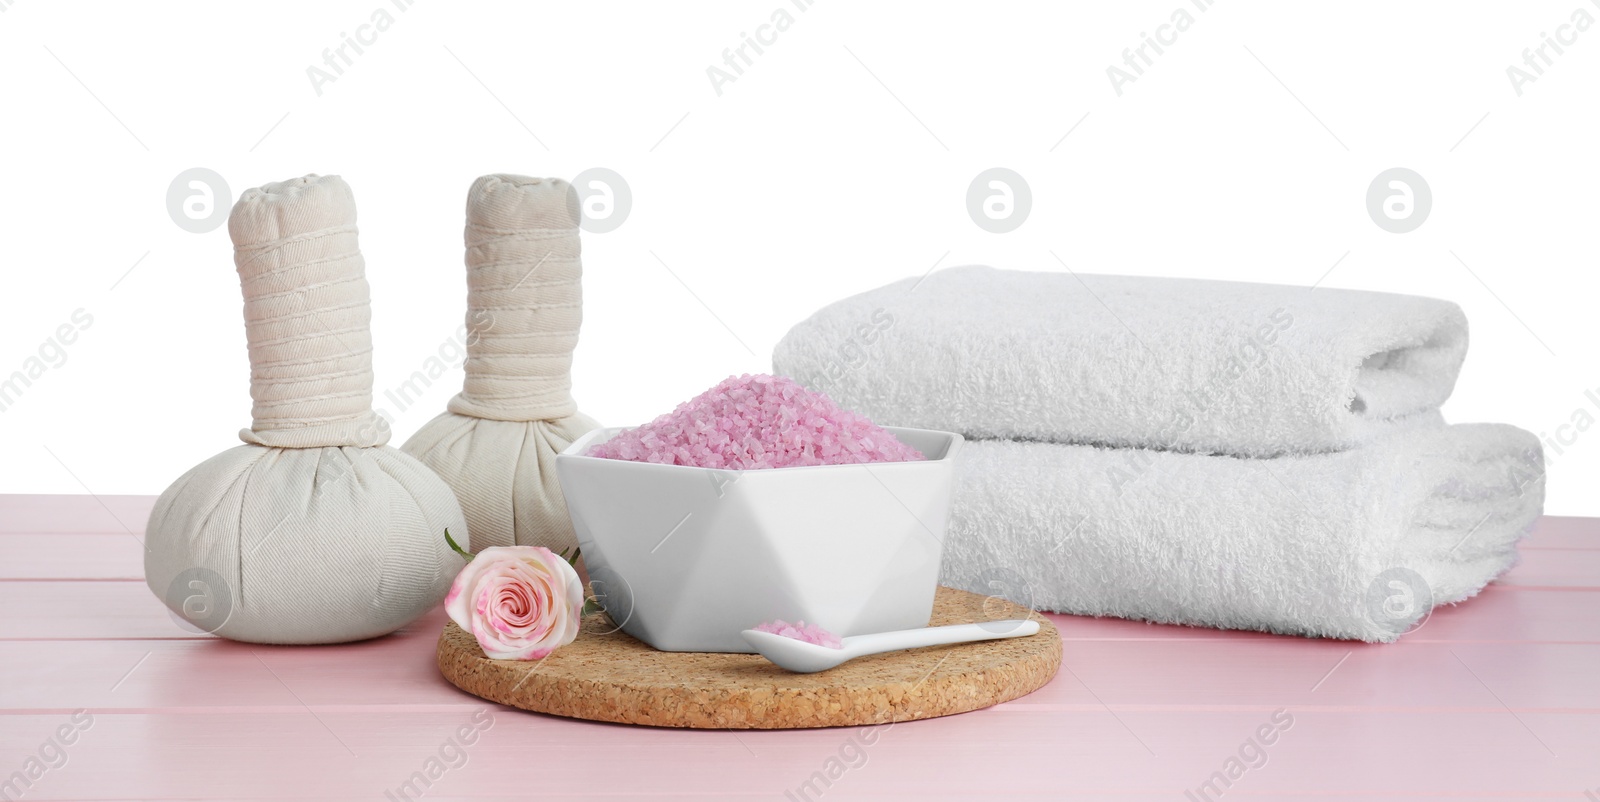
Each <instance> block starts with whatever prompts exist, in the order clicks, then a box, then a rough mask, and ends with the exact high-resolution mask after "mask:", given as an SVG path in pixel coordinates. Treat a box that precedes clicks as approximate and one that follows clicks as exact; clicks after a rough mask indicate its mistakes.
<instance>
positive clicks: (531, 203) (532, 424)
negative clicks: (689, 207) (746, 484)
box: [402, 175, 599, 551]
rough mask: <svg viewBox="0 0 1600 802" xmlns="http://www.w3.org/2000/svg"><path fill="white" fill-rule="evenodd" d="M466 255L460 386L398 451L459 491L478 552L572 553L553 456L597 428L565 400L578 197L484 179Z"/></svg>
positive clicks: (531, 181)
mask: <svg viewBox="0 0 1600 802" xmlns="http://www.w3.org/2000/svg"><path fill="white" fill-rule="evenodd" d="M466 245H467V257H466V261H467V327H468V331H469V333H468V337H467V361H466V374H467V376H466V383H465V385H464V386H463V387H462V390H461V394H460V395H457V396H456V397H455V398H452V399H450V404H449V407H448V409H449V411H448V412H445V413H443V414H441V415H439V417H437V418H434V419H433V420H431V421H429V422H428V423H427V424H425V425H423V427H422V429H421V430H419V431H418V432H417V433H416V434H415V435H413V436H412V437H411V439H410V440H407V441H406V444H405V445H404V446H402V448H403V449H404V450H405V451H406V453H408V454H412V455H414V456H416V458H417V459H419V460H422V462H423V463H425V464H426V465H427V466H428V467H430V468H432V469H434V470H435V471H437V472H438V474H439V475H440V476H442V477H444V480H445V481H446V482H449V483H450V486H451V487H452V488H454V489H455V491H456V497H457V498H458V499H460V500H461V508H462V510H463V511H464V512H466V515H467V524H468V526H469V527H470V528H471V530H472V542H473V543H474V544H475V545H476V546H478V547H479V548H483V547H486V546H511V545H518V546H546V547H549V548H552V549H554V550H556V551H560V550H562V549H565V548H568V547H576V545H577V541H576V538H575V536H574V535H573V533H572V522H571V520H570V519H568V518H567V507H566V502H565V500H563V498H562V496H561V486H560V485H559V484H557V483H556V472H555V467H556V466H555V461H556V454H557V453H559V452H560V451H561V450H562V449H564V448H566V447H567V446H568V445H571V444H572V441H574V440H576V439H578V438H580V437H582V436H583V435H585V434H587V433H588V432H590V431H591V430H593V429H596V428H598V427H599V424H598V423H596V422H594V421H593V420H591V419H590V418H589V417H588V416H586V415H583V414H580V413H579V412H578V407H577V404H576V403H574V402H573V400H572V349H573V348H574V347H575V346H576V345H577V344H578V325H579V323H580V322H581V321H582V320H583V293H582V290H581V288H580V286H579V278H580V276H581V274H582V272H583V271H582V266H581V263H580V262H579V259H578V205H577V193H576V192H575V191H574V190H573V187H572V185H571V184H569V183H567V182H566V181H562V180H560V179H556V178H525V177H523V176H516V175H486V176H484V177H482V178H479V179H478V180H477V181H475V182H473V184H472V189H471V190H469V191H468V192H467V230H466Z"/></svg>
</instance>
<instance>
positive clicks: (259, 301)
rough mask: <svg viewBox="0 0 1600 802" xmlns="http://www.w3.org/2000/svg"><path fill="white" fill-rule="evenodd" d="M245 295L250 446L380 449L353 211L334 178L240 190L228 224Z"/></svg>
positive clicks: (367, 302) (385, 431)
mask: <svg viewBox="0 0 1600 802" xmlns="http://www.w3.org/2000/svg"><path fill="white" fill-rule="evenodd" d="M228 233H229V234H230V235H232V237H233V248H234V252H233V260H234V264H235V265H236V266H237V267H238V270H239V286H240V288H241V290H242V291H243V293H244V326H245V335H246V338H247V339H248V341H249V346H250V397H251V398H252V399H254V401H255V403H254V406H253V407H252V409H251V412H252V414H253V416H254V418H255V420H254V423H252V424H251V426H250V428H248V429H243V430H241V431H240V432H239V438H240V439H242V440H244V441H245V442H246V443H254V444H256V445H261V446H269V447H275V448H320V447H325V446H378V445H383V444H384V443H387V442H388V441H389V426H388V423H387V422H386V421H384V420H383V419H382V418H380V417H378V416H377V415H376V414H374V413H373V411H372V331H371V322H372V309H371V297H370V291H369V288H368V286H367V279H366V273H365V263H364V262H363V260H362V258H361V251H360V249H359V248H358V247H357V245H356V205H355V197H354V195H353V194H352V193H351V191H350V186H349V185H348V184H346V183H345V182H344V180H343V179H341V178H339V177H338V176H315V175H308V176H305V177H304V178H294V179H290V180H288V181H283V182H280V183H276V184H267V185H266V186H263V187H261V188H259V189H250V190H246V191H245V192H244V194H243V195H241V196H240V197H239V202H238V203H236V204H234V207H233V212H232V213H231V214H230V215H229V217H228Z"/></svg>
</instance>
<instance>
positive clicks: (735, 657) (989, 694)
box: [439, 588, 1061, 729]
mask: <svg viewBox="0 0 1600 802" xmlns="http://www.w3.org/2000/svg"><path fill="white" fill-rule="evenodd" d="M1028 617H1031V618H1033V619H1034V620H1036V621H1038V622H1039V633H1038V634H1036V635H1031V636H1028V637H1025V638H1010V639H1007V640H995V641H982V642H979V643H962V644H956V645H952V646H934V647H930V648H926V649H912V650H908V651H900V652H889V653H887V654H877V655H872V656H870V657H862V658H859V659H856V660H852V661H850V662H848V663H845V664H844V665H842V666H839V667H838V668H835V669H832V670H829V671H823V672H820V673H816V674H793V673H790V672H788V671H785V670H783V669H781V668H778V667H777V666H775V665H773V664H771V663H769V662H767V661H766V659H765V658H763V657H761V656H760V655H755V654H709V653H703V652H659V651H656V650H655V649H652V648H650V647H649V646H646V645H644V644H643V643H641V642H639V641H637V640H634V639H633V638H632V637H629V636H628V635H626V634H624V633H622V632H621V631H612V630H613V629H614V626H613V625H612V623H611V620H610V619H609V618H607V617H606V616H605V614H604V613H593V614H591V615H590V616H589V617H587V618H585V619H584V621H583V629H582V631H581V633H580V634H579V635H578V639H577V640H575V641H573V642H572V643H570V644H568V645H566V646H563V647H561V648H560V649H557V650H556V651H555V652H554V653H552V654H551V655H550V656H549V657H547V658H545V659H544V660H542V661H538V662H522V661H514V660H490V659H488V658H487V657H485V656H484V654H483V650H482V649H481V648H479V647H478V643H477V641H476V640H474V639H473V637H472V635H471V634H469V633H467V632H465V631H463V630H462V629H461V628H460V627H458V626H456V625H455V623H453V622H451V623H447V624H445V628H444V633H443V634H442V635H440V636H439V670H440V671H441V672H442V673H443V674H444V676H445V678H446V679H448V680H450V682H452V683H454V684H455V685H456V687H458V688H460V689H462V690H464V691H466V692H467V693H470V694H473V695H474V696H480V697H482V698H484V699H488V700H489V701H492V702H499V703H500V704H504V705H510V706H512V707H519V708H522V709H523V710H532V711H536V712H540V713H550V714H553V715H557V716H568V717H571V718H582V719H590V720H593V721H613V722H619V723H623V724H650V725H654V726H659V727H695V728H705V729H789V728H798V727H844V726H856V725H863V724H880V723H886V722H891V721H909V720H913V719H920V718H933V717H935V716H948V715H950V714H952V713H965V712H967V711H969V710H977V709H980V708H984V707H989V706H990V705H995V704H999V703H1000V702H1005V701H1009V700H1011V699H1016V698H1017V697H1019V696H1024V695H1026V694H1028V693H1031V692H1033V691H1034V690H1037V689H1038V688H1039V687H1040V686H1042V685H1044V684H1045V683H1046V682H1049V681H1050V678H1051V677H1054V676H1055V673H1056V670H1057V669H1058V668H1060V667H1061V636H1060V634H1059V633H1057V632H1056V628H1055V627H1054V626H1053V625H1051V623H1050V622H1049V621H1048V620H1046V619H1045V618H1044V617H1043V616H1041V615H1039V614H1037V613H1033V612H1031V611H1029V610H1027V609H1025V608H1023V607H1019V606H1017V605H1014V604H1011V603H1010V602H1006V601H1003V600H999V599H994V598H989V597H985V596H979V595H977V594H974V593H967V592H965V591H960V590H954V589H952V588H939V592H938V596H937V598H936V599H935V600H934V606H933V619H932V621H931V622H930V624H931V625H933V626H939V625H943V624H960V623H967V622H971V621H993V620H1000V619H1005V618H1028Z"/></svg>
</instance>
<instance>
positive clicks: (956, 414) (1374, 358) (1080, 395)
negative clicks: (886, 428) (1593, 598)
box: [773, 267, 1467, 456]
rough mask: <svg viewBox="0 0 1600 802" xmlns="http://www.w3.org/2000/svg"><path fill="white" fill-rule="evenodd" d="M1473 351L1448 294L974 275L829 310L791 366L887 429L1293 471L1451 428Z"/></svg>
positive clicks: (798, 337)
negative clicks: (1245, 462) (1159, 453)
mask: <svg viewBox="0 0 1600 802" xmlns="http://www.w3.org/2000/svg"><path fill="white" fill-rule="evenodd" d="M1466 349H1467V321H1466V317H1465V316H1464V315H1463V314H1462V313H1461V310H1460V308H1459V307H1457V306H1456V305H1455V304H1452V303H1449V302H1447V301H1440V300H1434V299H1431V298H1419V297H1414V296H1407V295H1392V294H1387V293H1373V292H1360V291H1355V290H1337V289H1325V288H1324V289H1307V288H1305V287H1285V286H1276V285H1270V284H1243V283H1236V282H1224V281H1203V280H1196V279H1169V278H1139V277H1132V276H1093V275H1082V274H1069V273H1064V272H1063V273H1027V272H1018V271H1008V270H996V269H993V268H988V267H963V268H952V269H949V270H942V271H939V272H937V273H933V274H932V275H929V276H927V277H926V278H924V279H905V280H903V281H899V282H896V283H894V284H890V285H888V286H885V287H881V288H879V289H876V290H872V291H870V292H867V293H863V294H861V295H857V296H855V297H852V298H847V299H845V300H842V301H839V302H837V303H834V304H831V305H829V306H827V307H825V308H823V309H822V310H821V311H819V312H817V313H816V314H814V315H812V316H811V318H810V319H808V320H806V321H804V322H802V323H800V324H799V325H797V326H795V327H794V328H793V329H792V330H791V331H790V332H789V333H788V335H787V336H785V337H784V338H783V340H782V341H781V342H780V343H778V346H777V348H776V350H775V351H774V353H773V365H774V372H776V373H780V374H784V375H788V376H791V377H793V378H795V379H796V380H798V381H799V382H800V383H801V384H804V385H806V386H807V387H810V388H812V389H815V390H821V391H823V392H826V393H827V394H829V395H830V396H832V397H833V398H834V400H836V401H838V402H839V403H840V404H842V405H843V406H845V407H846V408H849V409H854V410H855V411H857V412H860V413H862V414H864V415H866V416H867V417H869V418H872V419H873V420H874V421H876V422H877V423H880V424H884V425H893V426H910V427H922V428H930V429H949V430H954V431H959V432H961V433H962V434H965V435H967V436H969V437H980V438H1006V439H1023V440H1047V441H1053V442H1073V443H1094V444H1101V445H1115V446H1133V447H1144V448H1158V449H1168V450H1181V451H1195V452H1202V453H1217V454H1237V455H1246V456H1275V455H1279V454H1284V453H1297V452H1318V451H1336V450H1340V449H1344V448H1348V447H1351V446H1353V445H1356V444H1358V443H1361V442H1365V441H1367V440H1370V439H1372V438H1373V437H1376V436H1379V435H1382V434H1387V433H1391V432H1393V431H1394V430H1396V429H1398V428H1404V425H1405V424H1415V423H1427V424H1437V423H1438V422H1439V419H1438V417H1437V416H1436V415H1435V414H1432V410H1434V409H1436V408H1437V407H1438V406H1439V405H1440V404H1442V403H1444V401H1445V399H1446V398H1449V396H1450V392H1451V390H1452V389H1454V387H1455V380H1456V374H1457V372H1458V371H1459V370H1460V367H1461V361H1462V359H1463V358H1464V357H1465V355H1466Z"/></svg>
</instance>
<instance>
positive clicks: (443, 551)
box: [145, 176, 469, 644]
mask: <svg viewBox="0 0 1600 802" xmlns="http://www.w3.org/2000/svg"><path fill="white" fill-rule="evenodd" d="M228 230H229V232H230V233H231V235H232V237H233V243H234V261H235V263H236V265H237V267H238V272H239V281H240V286H241V289H242V290H243V293H244V317H245V333H246V336H247V340H248V344H249V351H250V395H251V398H253V399H254V402H255V403H254V407H253V414H254V422H253V423H252V424H251V426H250V428H248V429H244V430H243V431H241V432H240V433H239V436H240V438H241V439H243V440H244V442H245V443H246V445H243V446H237V447H234V448H232V449H229V450H227V451H223V452H222V453H220V454H217V455H216V456H214V457H212V458H210V459H208V460H206V461H205V462H202V463H200V464H199V465H197V466H195V467H194V468H193V469H191V470H190V471H189V472H188V473H185V474H184V475H183V476H181V477H179V478H178V480H177V481H175V482H173V484H172V486H171V487H169V488H167V490H166V492H164V493H162V494H161V498H160V499H159V500H158V501H157V502H156V506H155V509H154V510H153V511H152V512H151V515H150V523H149V526H148V528H147V530H146V539H145V547H146V550H145V579H146V581H147V582H148V583H149V585H150V589H151V590H152V591H154V592H155V593H156V595H157V596H159V597H161V598H162V600H163V601H164V602H166V604H167V606H168V608H170V609H171V610H172V611H173V613H174V614H175V615H177V616H180V617H182V619H183V620H184V621H185V622H187V623H188V624H190V625H192V626H194V627H198V628H201V629H204V630H205V631H208V632H214V633H215V634H217V635H221V636H223V637H227V638H232V639H234V640H241V641H250V642H255V643H284V644H310V643H338V642H344V641H353V640H361V639H365V638H371V637H375V636H378V635H383V634H386V633H389V632H393V631H394V630H396V629H399V628H400V627H402V626H404V625H406V624H408V623H410V622H411V621H413V620H415V619H416V618H417V617H418V616H420V615H422V614H423V613H425V612H427V611H428V610H430V609H432V608H433V607H434V605H436V604H438V603H439V600H440V599H442V598H443V597H444V594H445V592H446V591H447V590H448V589H449V587H450V582H451V581H452V580H453V579H454V577H455V574H456V571H457V570H458V569H459V568H460V567H461V558H460V557H458V556H457V555H455V554H454V553H452V552H451V551H450V549H449V547H448V545H447V544H446V543H445V540H444V530H445V528H446V527H448V528H449V529H450V533H451V534H452V535H453V536H454V537H455V538H456V539H457V540H458V541H459V542H462V543H468V542H469V533H468V529H467V525H466V521H465V519H464V517H463V516H462V514H461V508H460V505H459V504H457V502H456V499H455V496H454V494H452V493H451V491H450V488H449V487H448V486H447V485H446V484H445V483H444V482H443V481H442V480H440V479H439V477H438V476H437V475H435V474H434V473H433V472H432V471H430V470H428V468H427V467H425V466H424V465H423V464H422V463H420V462H418V461H417V460H416V459H414V458H412V457H411V456H409V455H407V454H404V453H402V452H401V451H399V450H398V449H395V448H392V447H389V446H387V445H385V443H387V442H388V440H389V427H388V425H387V423H386V422H385V421H384V420H383V419H381V418H379V417H378V416H377V415H375V414H374V413H373V411H372V335H371V332H370V330H369V325H370V321H371V308H370V302H369V295H370V293H369V289H368V285H367V279H366V274H365V263H364V262H363V260H362V258H361V252H360V250H359V249H358V248H357V243H356V210H355V199H354V197H353V195H352V194H351V191H350V187H349V185H347V184H346V183H345V182H344V181H343V180H341V179H340V178H339V177H338V176H326V177H319V176H306V177H304V178H296V179H291V180H289V181H284V182H281V183H275V184H267V185H266V186H263V187H261V188H259V189H251V190H247V191H246V192H245V193H244V194H243V195H242V196H240V198H239V201H238V203H237V204H235V206H234V207H233V211H232V213H231V215H230V217H229V220H228Z"/></svg>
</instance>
